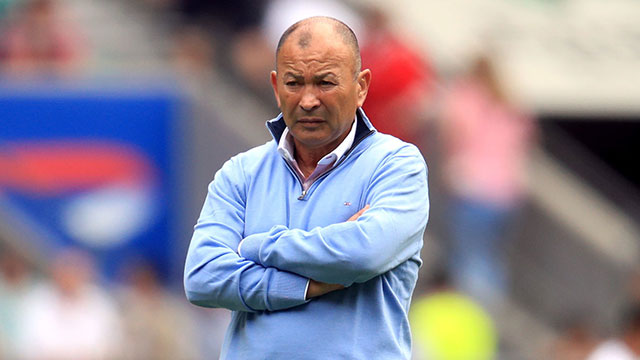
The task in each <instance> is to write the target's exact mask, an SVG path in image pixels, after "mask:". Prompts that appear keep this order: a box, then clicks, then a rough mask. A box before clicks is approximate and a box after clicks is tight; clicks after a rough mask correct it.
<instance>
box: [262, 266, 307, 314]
mask: <svg viewBox="0 0 640 360" xmlns="http://www.w3.org/2000/svg"><path fill="white" fill-rule="evenodd" d="M278 275H279V276H278V277H277V278H276V279H274V280H275V282H274V283H273V284H272V286H271V287H270V288H269V295H270V297H271V298H272V299H278V300H277V301H278V304H273V305H276V306H274V307H275V308H280V309H284V308H289V307H293V306H297V305H302V304H305V303H307V302H309V300H307V297H306V295H307V287H308V285H309V280H308V279H307V278H304V277H302V276H298V275H295V274H292V273H288V272H286V271H281V272H280V273H279V274H278Z"/></svg>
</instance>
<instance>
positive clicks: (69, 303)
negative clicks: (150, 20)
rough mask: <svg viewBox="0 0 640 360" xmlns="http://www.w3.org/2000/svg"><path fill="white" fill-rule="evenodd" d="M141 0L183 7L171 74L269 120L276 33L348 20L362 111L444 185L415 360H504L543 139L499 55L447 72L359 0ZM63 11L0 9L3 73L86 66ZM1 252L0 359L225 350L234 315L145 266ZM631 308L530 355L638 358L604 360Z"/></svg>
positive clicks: (206, 354)
mask: <svg viewBox="0 0 640 360" xmlns="http://www.w3.org/2000/svg"><path fill="white" fill-rule="evenodd" d="M139 1H140V2H141V4H140V6H143V7H145V8H148V9H150V11H156V12H158V13H171V14H179V16H178V19H179V21H177V23H176V24H174V25H173V33H172V37H171V38H169V39H168V44H167V49H168V51H167V52H166V56H167V58H166V61H167V63H168V64H170V66H172V67H173V69H174V70H175V72H176V73H177V74H179V75H181V76H183V77H184V78H185V79H187V80H188V81H195V82H200V86H215V84H213V83H209V84H207V82H211V81H212V78H211V73H213V72H219V73H224V74H226V75H228V76H230V77H231V78H233V79H234V80H235V81H237V82H238V83H239V84H241V86H242V87H243V88H244V90H245V91H247V92H248V93H250V94H252V95H253V96H255V98H256V99H257V101H261V102H263V103H264V104H268V106H270V107H271V108H273V109H274V111H275V102H274V101H273V95H272V93H271V89H270V85H269V82H268V73H269V71H270V70H272V69H273V66H274V61H275V59H274V49H275V44H276V42H277V40H278V38H279V36H280V34H281V33H282V31H283V30H284V29H285V28H286V27H288V26H289V25H290V24H291V23H293V22H295V21H296V20H298V19H301V18H304V17H306V16H311V15H328V16H332V17H336V18H338V19H341V20H343V21H345V22H346V23H347V24H349V25H350V26H351V27H352V28H353V29H354V31H355V32H356V34H357V35H358V39H359V41H360V47H361V54H362V60H363V67H366V68H370V69H371V70H372V73H373V81H372V85H371V88H370V91H369V95H368V98H367V101H366V103H365V105H364V110H365V112H366V113H367V115H368V116H369V117H370V118H371V119H372V122H373V124H374V126H376V128H377V129H378V130H379V131H381V132H385V133H390V134H393V135H395V136H397V137H399V138H401V139H403V140H406V141H408V142H412V143H414V144H416V145H418V147H419V148H420V149H421V150H422V151H423V153H424V155H425V157H426V159H427V162H428V163H429V165H430V177H431V179H430V181H432V182H434V183H438V184H441V187H439V188H438V189H439V191H441V192H442V194H440V195H436V197H435V198H437V199H438V200H439V201H441V203H436V204H433V205H432V206H433V207H432V209H433V210H432V211H442V212H443V213H444V214H445V215H440V217H442V218H443V219H445V224H444V227H443V231H441V233H440V234H438V235H439V237H438V240H437V242H438V245H439V246H441V247H442V249H443V250H442V254H443V256H442V257H441V258H439V259H437V260H436V261H435V262H434V263H432V264H426V268H427V269H426V271H425V273H426V274H427V276H426V277H424V278H422V279H421V280H420V282H421V284H419V286H418V289H419V292H418V293H416V296H415V300H414V305H413V308H412V313H411V316H412V317H411V323H412V326H413V327H414V328H413V332H414V337H415V344H416V354H415V357H416V359H423V358H424V359H443V360H444V359H467V360H470V359H477V360H482V359H497V358H498V357H499V354H500V351H501V346H500V337H501V335H500V334H499V330H498V326H497V324H496V323H497V322H498V321H499V320H500V319H496V314H498V313H499V312H500V308H501V306H502V305H503V304H504V302H505V301H506V299H507V298H508V297H509V293H510V288H509V284H510V272H509V264H508V262H507V259H506V248H507V247H508V243H507V242H508V238H509V236H513V233H514V226H515V225H514V224H517V218H518V217H519V216H521V211H522V208H523V205H524V204H525V203H526V200H527V194H526V190H525V189H526V187H525V182H526V169H527V166H528V162H529V160H530V156H531V151H532V150H533V148H534V147H535V146H536V142H537V139H538V130H537V126H536V120H535V115H534V114H532V113H531V112H530V111H529V110H528V109H526V108H524V107H523V106H521V105H519V102H518V100H517V96H516V95H517V94H514V93H512V92H510V91H508V90H507V89H508V86H506V85H505V83H507V82H508V79H504V78H503V76H502V74H503V73H502V72H501V71H500V70H501V69H500V61H499V59H496V58H494V57H493V56H492V54H491V53H490V52H489V51H488V50H487V51H485V52H479V53H478V54H477V56H476V57H475V58H474V59H472V60H471V61H468V62H467V63H465V64H462V65H461V66H460V68H459V69H458V71H457V72H455V73H453V74H443V72H442V70H441V69H437V68H436V67H435V65H434V64H433V63H432V62H431V59H430V58H429V54H428V53H426V51H424V48H425V47H424V46H417V45H416V44H415V43H413V42H412V41H415V40H414V39H411V38H410V37H405V36H402V35H400V34H398V33H397V31H395V28H394V27H393V26H391V25H390V20H389V19H388V18H387V15H386V13H385V12H384V11H383V10H381V9H379V8H376V7H373V6H364V5H363V2H358V3H357V4H356V3H347V2H342V1H337V0H336V1H333V0H323V1H302V0H234V1H205V0H139ZM64 5H65V2H63V1H56V0H23V1H21V0H0V72H1V74H2V76H6V77H18V78H20V77H33V76H44V77H61V76H62V77H64V76H73V75H74V74H78V73H79V72H81V71H84V70H86V69H87V68H89V69H90V68H91V67H92V66H93V65H92V58H93V55H92V50H94V49H92V44H90V43H89V41H88V39H87V38H86V36H85V31H83V29H82V28H77V27H76V26H75V25H74V23H73V22H72V21H68V17H67V15H66V12H65V9H64ZM94 71H99V70H95V69H94ZM271 115H273V114H265V118H264V119H267V118H268V117H269V116H271ZM264 119H263V120H264ZM0 121H1V119H0ZM194 221H195V219H194ZM427 229H428V230H427V232H428V233H429V227H428V228H427ZM188 237H189V235H188V234H184V239H181V241H185V242H186V241H188V240H189V239H188ZM0 246H2V248H0V358H7V359H13V358H17V359H21V358H29V359H44V358H46V359H72V358H75V359H111V358H118V359H120V358H122V359H200V358H215V356H214V355H212V354H216V353H217V351H218V350H219V348H220V346H221V341H222V338H223V336H224V329H225V327H226V324H227V321H228V313H227V312H226V311H218V310H211V309H200V308H196V307H193V306H191V305H189V304H188V303H187V302H186V300H185V299H184V296H183V294H182V293H181V291H180V290H179V289H178V290H175V289H176V288H179V286H178V287H176V286H175V284H167V283H166V281H164V279H159V278H158V276H157V271H156V269H154V268H153V266H152V265H151V264H149V263H147V262H146V261H145V259H144V258H142V259H141V260H140V261H138V262H132V263H131V264H130V266H128V267H127V268H124V269H122V273H121V276H120V277H118V279H116V280H115V281H114V280H113V279H110V280H109V281H107V280H105V279H103V278H101V276H100V274H99V273H97V272H96V271H95V269H94V264H93V261H92V257H91V254H90V251H83V250H81V249H80V248H77V249H66V250H64V251H60V252H59V253H57V254H53V255H52V256H51V257H50V262H48V263H47V264H35V263H32V262H31V259H30V257H29V254H24V253H22V252H21V251H19V250H20V249H16V248H13V247H12V246H10V245H8V244H2V243H1V242H0ZM181 271H182V269H181V268H176V269H172V270H171V272H181ZM630 300H634V299H633V298H630ZM635 301H636V302H640V297H639V298H637V299H635ZM628 314H629V315H625V319H624V320H625V321H624V323H623V324H621V325H620V327H619V328H618V329H619V330H620V332H619V337H617V338H615V339H609V340H606V342H604V343H602V344H601V341H603V339H604V338H603V337H601V336H600V335H601V334H599V333H597V332H596V331H595V329H594V328H593V327H592V326H591V325H590V324H589V323H588V321H586V320H585V319H586V318H587V317H586V315H584V316H580V317H578V318H577V319H572V320H571V321H568V322H567V324H566V327H564V328H562V329H558V334H559V335H558V337H557V339H556V341H555V342H554V343H553V344H551V345H552V346H550V347H549V348H547V349H541V352H540V355H539V356H537V358H549V359H558V360H571V359H587V358H588V359H590V360H601V359H627V358H628V359H631V358H632V357H624V356H625V355H618V356H619V357H605V356H606V355H600V354H601V353H605V352H607V351H608V352H616V351H617V352H619V353H622V354H627V355H628V354H629V353H631V352H633V353H634V354H636V355H635V356H636V357H637V356H638V354H640V349H639V348H640V337H639V335H638V334H639V333H640V311H638V308H637V305H636V306H635V307H632V308H631V309H630V310H629V312H628ZM372 331H374V329H372ZM600 344H601V345H600ZM591 353H593V354H592V355H591V357H589V356H590V355H589V354H591Z"/></svg>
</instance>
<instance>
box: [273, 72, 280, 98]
mask: <svg viewBox="0 0 640 360" xmlns="http://www.w3.org/2000/svg"><path fill="white" fill-rule="evenodd" d="M271 87H272V88H273V94H274V95H275V97H276V102H277V103H278V107H280V97H279V96H278V73H277V72H275V71H272V72H271Z"/></svg>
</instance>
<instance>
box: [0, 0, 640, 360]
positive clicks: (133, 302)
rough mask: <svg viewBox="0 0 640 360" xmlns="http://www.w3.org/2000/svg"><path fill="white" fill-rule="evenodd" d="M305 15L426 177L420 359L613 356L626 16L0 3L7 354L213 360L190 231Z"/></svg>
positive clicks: (288, 0)
mask: <svg viewBox="0 0 640 360" xmlns="http://www.w3.org/2000/svg"><path fill="white" fill-rule="evenodd" d="M312 15H328V16H333V17H336V18H338V19H341V20H343V21H344V22H346V23H347V24H348V25H350V26H351V27H352V28H353V29H354V31H355V32H356V34H357V35H358V38H359V41H360V46H361V50H362V57H363V65H364V66H365V67H368V68H370V69H371V70H372V72H373V80H372V85H371V89H370V93H369V97H368V99H367V102H366V103H365V106H364V108H365V111H366V112H367V114H368V115H369V117H370V118H371V119H372V121H373V123H374V125H375V126H376V127H377V128H378V129H379V130H380V131H382V132H386V133H391V134H393V135H396V136H398V137H400V138H402V139H404V140H406V141H409V142H412V143H414V144H416V145H418V146H419V147H420V149H421V150H422V152H423V154H424V156H425V158H426V160H427V162H428V164H429V171H430V172H429V175H430V194H431V216H430V221H429V225H428V227H427V231H426V234H425V245H424V248H423V251H422V255H423V259H424V260H425V264H424V266H423V267H422V269H421V274H420V279H419V282H418V285H417V289H416V292H415V295H414V300H413V304H412V310H411V314H410V315H411V316H410V319H411V324H412V329H413V336H414V347H415V349H414V352H415V354H414V357H415V359H466V360H472V359H478V360H480V359H507V360H510V359H515V360H518V359H586V358H587V357H588V354H590V353H591V352H592V351H594V349H596V347H597V346H598V345H599V344H601V343H602V341H605V340H606V339H610V338H611V337H619V338H621V339H622V338H624V339H626V338H627V336H626V335H624V334H622V331H623V330H625V329H626V327H622V326H621V322H622V321H624V320H629V319H628V318H625V316H624V315H622V314H624V309H626V308H627V307H628V306H629V305H630V304H635V303H637V302H638V301H640V266H639V265H640V257H639V256H640V252H639V246H640V236H639V234H640V227H639V219H640V167H638V165H637V163H638V162H637V160H636V157H635V156H636V154H637V153H636V151H638V150H640V149H639V147H640V121H639V120H640V85H638V84H640V71H639V70H638V67H637V64H639V63H640V22H638V19H640V3H639V2H638V1H634V0H611V1H606V2H605V1H598V0H451V1H424V0H401V1H396V2H387V1H381V0H352V1H338V0H318V1H303V0H254V1H251V0H235V1H223V0H218V1H212V0H209V1H205V0H135V1H125V0H108V1H89V0H0V359H24V358H28V359H45V358H46V359H52V358H53V359H71V358H75V359H212V358H217V354H218V351H219V349H220V346H221V342H222V339H223V336H224V331H225V328H226V325H227V323H228V321H229V313H228V312H227V311H226V310H221V309H202V308H196V307H195V306H192V305H190V304H189V303H188V302H187V301H186V299H185V297H184V295H183V290H182V271H183V262H184V257H185V255H186V249H187V246H188V243H189V240H190V237H191V233H192V227H193V225H194V224H195V221H196V219H197V217H198V214H199V211H200V209H201V206H202V203H203V201H204V197H205V195H206V189H207V184H208V183H209V182H210V181H211V179H212V178H213V174H214V173H215V171H216V170H217V169H218V168H219V167H220V166H221V165H222V163H223V162H224V161H225V160H227V159H228V158H229V157H230V156H232V155H234V154H236V153H238V152H241V151H243V150H246V149H248V148H250V147H253V146H255V145H258V144H261V143H263V142H265V141H268V140H269V135H268V132H267V131H266V129H265V127H264V122H265V121H266V120H268V119H270V118H272V117H274V116H276V115H277V114H278V109H277V108H276V104H275V101H274V99H273V95H272V93H271V88H270V85H269V81H268V74H269V71H270V70H271V69H273V67H274V49H275V45H276V43H277V40H278V38H279V36H280V34H281V33H282V32H283V31H284V29H286V28H287V27H288V26H289V25H290V24H292V23H293V22H295V21H297V20H299V19H302V18H304V17H307V16H312ZM336 331H339V329H336ZM371 331H375V329H371ZM636 336H637V335H636Z"/></svg>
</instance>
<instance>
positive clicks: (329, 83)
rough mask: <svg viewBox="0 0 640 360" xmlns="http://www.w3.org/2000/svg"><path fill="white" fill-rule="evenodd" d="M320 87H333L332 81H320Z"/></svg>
mask: <svg viewBox="0 0 640 360" xmlns="http://www.w3.org/2000/svg"><path fill="white" fill-rule="evenodd" d="M320 85H321V86H334V85H335V83H334V82H333V81H327V80H322V81H320Z"/></svg>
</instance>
